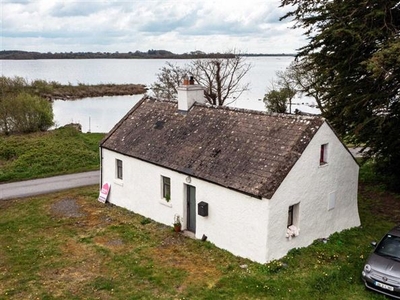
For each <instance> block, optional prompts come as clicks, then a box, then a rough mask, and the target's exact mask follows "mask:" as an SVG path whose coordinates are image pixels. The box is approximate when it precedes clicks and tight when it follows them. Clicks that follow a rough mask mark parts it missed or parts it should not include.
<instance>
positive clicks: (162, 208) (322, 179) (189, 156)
mask: <svg viewBox="0 0 400 300" xmlns="http://www.w3.org/2000/svg"><path fill="white" fill-rule="evenodd" d="M100 150H101V180H102V183H104V182H108V183H109V184H111V190H110V194H109V197H108V201H109V202H110V203H113V204H115V205H118V206H122V207H125V208H127V209H129V210H132V211H134V212H136V213H138V214H141V215H143V216H146V217H149V218H151V219H153V220H155V221H157V222H160V223H163V224H166V225H171V226H172V223H173V220H174V216H175V215H176V214H179V215H180V216H181V217H182V220H183V229H184V230H186V231H190V232H192V233H193V234H194V235H195V237H196V238H198V239H200V238H202V237H203V236H206V237H207V240H208V241H210V242H212V243H214V244H215V245H216V246H218V247H220V248H223V249H226V250H228V251H230V252H231V253H233V254H235V255H238V256H241V257H246V258H249V259H251V260H253V261H257V262H260V263H265V262H268V261H271V260H273V259H279V258H281V257H283V256H284V255H286V254H287V252H288V251H289V250H290V249H292V248H297V247H304V246H308V245H310V244H311V243H312V242H313V241H314V240H315V239H318V238H326V237H328V236H329V235H331V234H332V233H334V232H337V231H341V230H343V229H347V228H351V227H355V226H359V225H360V219H359V215H358V209H357V185H358V164H357V163H356V161H355V160H354V158H353V156H352V155H351V154H350V152H349V151H348V149H347V148H346V147H345V146H344V145H343V144H342V143H341V141H340V140H339V139H338V137H337V136H336V135H335V133H334V132H333V130H332V128H331V127H330V126H329V124H328V123H327V122H326V121H325V120H324V119H323V118H321V117H306V116H294V115H284V114H267V113H263V112H258V111H250V110H244V109H232V108H228V107H212V106H209V105H206V104H204V97H203V91H202V88H201V87H200V86H198V85H193V84H189V85H183V86H181V87H180V88H179V92H178V102H172V101H160V100H157V99H153V98H150V97H144V98H143V99H142V100H141V101H140V102H139V103H138V104H137V105H135V106H134V107H133V108H132V109H131V110H130V111H129V112H128V113H127V114H126V115H125V117H124V118H123V119H122V120H121V121H120V122H119V123H118V124H117V125H116V126H115V127H114V128H113V129H112V130H111V131H110V133H109V134H108V135H107V136H106V137H105V138H104V140H103V141H102V142H101V145H100Z"/></svg>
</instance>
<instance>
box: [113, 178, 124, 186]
mask: <svg viewBox="0 0 400 300" xmlns="http://www.w3.org/2000/svg"><path fill="white" fill-rule="evenodd" d="M114 184H116V185H119V186H124V182H123V181H122V180H121V179H114Z"/></svg>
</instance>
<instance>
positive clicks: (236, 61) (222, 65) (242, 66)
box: [151, 53, 252, 105]
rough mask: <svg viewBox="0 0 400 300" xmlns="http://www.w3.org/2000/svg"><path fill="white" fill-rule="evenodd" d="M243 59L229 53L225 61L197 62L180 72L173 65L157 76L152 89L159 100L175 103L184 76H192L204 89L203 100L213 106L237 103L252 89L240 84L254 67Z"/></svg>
mask: <svg viewBox="0 0 400 300" xmlns="http://www.w3.org/2000/svg"><path fill="white" fill-rule="evenodd" d="M245 59H246V58H245V57H244V56H240V55H239V54H235V53H234V55H232V53H227V55H226V57H224V58H212V59H197V60H193V61H191V62H190V63H189V64H188V65H186V66H185V67H183V68H180V67H178V66H176V65H172V64H171V63H167V66H166V67H163V68H162V69H161V73H159V74H157V80H158V81H157V82H156V83H154V84H153V85H152V86H151V89H152V90H153V92H154V94H155V95H156V96H158V97H162V98H167V99H176V95H177V88H178V86H179V84H180V83H181V82H182V78H183V77H184V76H193V78H194V80H195V82H196V83H197V84H200V85H202V86H203V87H204V88H205V91H204V96H205V97H206V99H207V101H208V102H209V103H210V104H213V105H227V104H230V103H232V102H234V101H235V100H236V99H237V98H239V97H240V95H241V94H242V93H243V92H244V91H247V90H248V89H249V83H245V84H242V83H241V81H242V79H243V77H244V76H245V75H246V74H247V72H248V71H249V70H250V69H251V67H252V65H251V64H250V63H247V62H246V61H245Z"/></svg>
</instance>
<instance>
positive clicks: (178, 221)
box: [174, 214, 182, 232]
mask: <svg viewBox="0 0 400 300" xmlns="http://www.w3.org/2000/svg"><path fill="white" fill-rule="evenodd" d="M181 228H182V223H181V217H180V216H179V215H178V214H175V216H174V230H175V232H180V231H181Z"/></svg>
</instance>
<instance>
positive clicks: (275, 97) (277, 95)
mask: <svg viewBox="0 0 400 300" xmlns="http://www.w3.org/2000/svg"><path fill="white" fill-rule="evenodd" d="M294 95H295V92H294V91H293V90H292V89H290V88H280V89H279V90H275V89H272V90H270V91H269V92H268V93H266V94H265V96H264V100H263V101H264V103H265V107H266V108H267V110H268V111H269V112H276V113H286V111H287V104H288V103H290V102H291V99H292V98H293V97H294ZM289 113H290V111H289Z"/></svg>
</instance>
